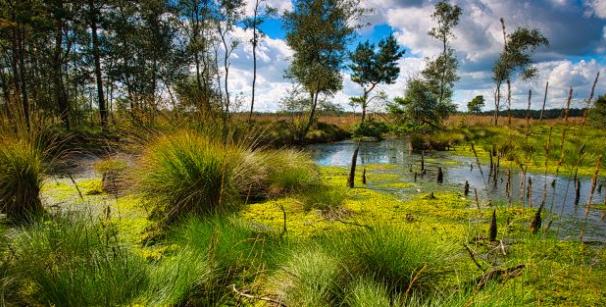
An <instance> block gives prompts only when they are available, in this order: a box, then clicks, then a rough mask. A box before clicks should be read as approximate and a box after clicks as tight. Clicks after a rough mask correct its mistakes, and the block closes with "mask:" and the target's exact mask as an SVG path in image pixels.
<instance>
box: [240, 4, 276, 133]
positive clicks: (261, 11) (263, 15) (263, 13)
mask: <svg viewBox="0 0 606 307" xmlns="http://www.w3.org/2000/svg"><path fill="white" fill-rule="evenodd" d="M265 1H266V0H255V7H254V9H253V16H252V17H249V18H246V19H245V20H244V28H245V29H252V31H253V38H252V39H251V40H250V43H251V45H252V54H253V81H252V95H251V100H250V114H249V116H248V121H249V122H252V116H253V110H254V107H255V85H256V83H257V46H258V45H259V41H260V40H261V39H262V38H263V37H264V36H265V33H264V32H263V31H262V30H261V29H260V28H259V26H260V25H262V24H263V23H264V22H265V20H266V19H267V18H269V17H271V16H273V15H274V14H275V13H276V9H274V8H272V7H270V6H268V5H266V6H264V7H261V3H262V2H265Z"/></svg>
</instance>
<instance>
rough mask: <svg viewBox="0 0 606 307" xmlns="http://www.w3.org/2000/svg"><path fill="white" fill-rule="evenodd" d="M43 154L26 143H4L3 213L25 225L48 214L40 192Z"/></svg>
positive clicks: (0, 172)
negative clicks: (23, 222) (39, 215)
mask: <svg viewBox="0 0 606 307" xmlns="http://www.w3.org/2000/svg"><path fill="white" fill-rule="evenodd" d="M42 160H43V153H42V152H41V150H40V149H39V148H38V146H36V145H35V144H32V143H30V142H28V141H24V140H10V139H6V140H0V212H1V213H5V214H6V215H7V216H8V217H9V218H10V219H12V220H14V221H23V220H27V219H29V218H31V217H32V216H35V215H38V214H40V213H41V212H43V211H44V209H43V207H42V203H41V201H40V188H41V185H42V181H43V176H44V164H43V161H42Z"/></svg>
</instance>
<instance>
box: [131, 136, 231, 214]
mask: <svg viewBox="0 0 606 307" xmlns="http://www.w3.org/2000/svg"><path fill="white" fill-rule="evenodd" d="M240 156H241V151H240V150H238V148H237V147H234V146H229V145H224V144H222V143H220V142H217V141H215V140H213V139H211V138H208V137H206V136H203V135H200V134H197V133H195V132H191V131H181V132H178V133H175V134H171V135H164V136H160V137H159V138H158V139H156V140H155V141H153V142H152V143H151V144H150V145H149V146H147V148H146V149H145V151H144V153H143V155H142V158H141V161H140V165H141V167H140V169H139V172H138V173H137V175H138V176H139V180H138V182H139V184H138V187H139V190H140V191H141V192H142V193H143V195H144V197H145V199H146V200H147V201H146V205H147V206H149V208H150V209H151V212H152V217H155V218H158V219H161V220H162V221H163V222H165V223H170V222H173V221H174V220H175V219H177V218H178V217H180V216H182V215H187V214H195V215H209V214H211V213H214V212H217V211H223V210H225V209H227V208H228V207H230V206H231V205H232V204H233V202H231V201H230V200H232V198H233V197H234V194H235V193H234V192H235V188H234V182H233V180H232V179H233V173H234V165H235V164H236V163H238V161H239V160H240Z"/></svg>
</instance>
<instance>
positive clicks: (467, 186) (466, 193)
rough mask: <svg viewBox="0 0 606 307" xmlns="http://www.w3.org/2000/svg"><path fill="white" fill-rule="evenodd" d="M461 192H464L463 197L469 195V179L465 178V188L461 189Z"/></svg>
mask: <svg viewBox="0 0 606 307" xmlns="http://www.w3.org/2000/svg"><path fill="white" fill-rule="evenodd" d="M463 193H464V194H465V197H467V195H469V181H467V180H465V190H464V191H463Z"/></svg>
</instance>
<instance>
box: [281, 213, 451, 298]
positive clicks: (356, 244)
mask: <svg viewBox="0 0 606 307" xmlns="http://www.w3.org/2000/svg"><path fill="white" fill-rule="evenodd" d="M318 242H319V243H318V247H316V248H313V247H308V248H307V249H305V250H303V252H299V253H295V254H294V255H293V256H292V257H291V260H290V261H289V262H287V265H286V266H285V267H284V268H283V269H282V271H283V272H285V273H284V274H282V275H278V281H277V282H276V283H277V284H278V285H281V286H279V295H280V296H281V298H282V299H283V300H284V302H285V303H286V304H287V305H288V306H291V305H292V306H330V305H333V306H335V305H342V304H343V303H346V304H347V305H353V306H381V305H385V303H386V302H390V301H392V302H393V301H402V300H406V299H407V298H410V297H413V296H424V295H426V294H428V293H429V292H431V291H432V290H434V289H433V288H432V287H433V285H436V284H437V283H438V282H439V279H440V278H441V273H440V272H442V271H443V270H444V268H445V265H446V264H447V263H448V260H449V259H448V257H449V256H448V255H450V254H452V253H451V251H453V248H452V246H451V245H450V244H448V243H437V242H436V241H435V240H432V239H431V238H429V237H428V236H426V235H422V234H419V233H418V232H412V231H407V230H406V229H404V228H400V227H397V226H391V225H377V226H374V227H372V228H370V229H360V230H356V231H349V232H344V233H335V234H330V235H327V236H324V237H322V238H320V239H319V240H318ZM371 302H372V303H371ZM365 304H367V305H365Z"/></svg>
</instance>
